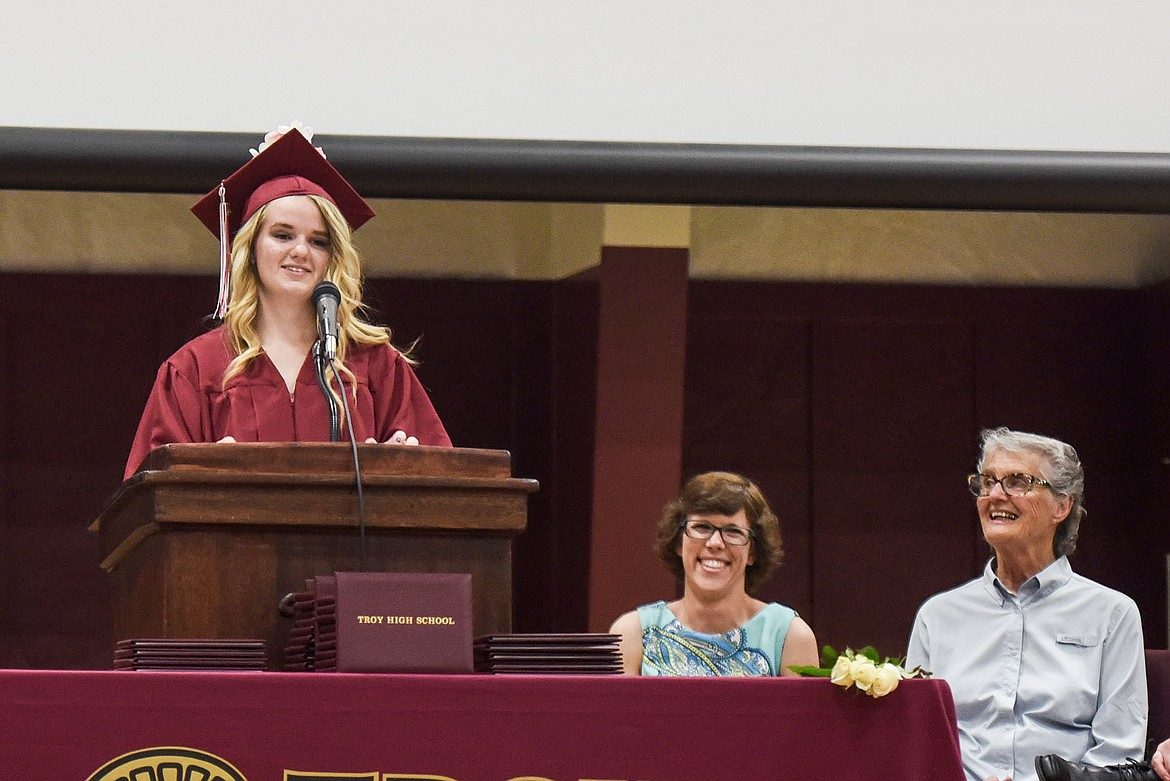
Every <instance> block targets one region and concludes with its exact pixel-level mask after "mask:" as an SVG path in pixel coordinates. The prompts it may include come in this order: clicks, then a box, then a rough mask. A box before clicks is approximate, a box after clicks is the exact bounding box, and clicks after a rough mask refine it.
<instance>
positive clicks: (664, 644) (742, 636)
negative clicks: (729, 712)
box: [638, 601, 796, 676]
mask: <svg viewBox="0 0 1170 781" xmlns="http://www.w3.org/2000/svg"><path fill="white" fill-rule="evenodd" d="M795 617H796V611H795V610H793V609H792V608H790V607H785V606H784V605H781V604H778V603H776V602H769V603H768V604H767V606H765V607H764V609H763V610H761V611H760V612H759V613H757V614H756V615H755V616H753V617H752V619H751V620H750V621H748V622H747V623H746V624H744V625H743V626H741V627H737V628H736V629H732V630H731V631H730V632H724V633H723V634H719V635H709V634H704V633H703V632H692V631H691V630H690V629H687V628H685V627H684V626H683V625H682V624H680V623H679V620H678V619H677V618H675V616H674V613H672V612H670V608H668V607H667V606H666V602H662V601H659V602H654V603H651V604H649V605H642V606H641V607H639V608H638V618H639V620H640V621H641V622H642V675H726V676H764V675H779V674H780V658H781V655H782V654H783V652H784V638H785V637H787V635H788V626H789V625H790V624H791V623H792V619H793V618H795Z"/></svg>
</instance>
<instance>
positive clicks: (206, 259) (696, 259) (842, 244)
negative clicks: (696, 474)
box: [0, 191, 1170, 288]
mask: <svg viewBox="0 0 1170 781" xmlns="http://www.w3.org/2000/svg"><path fill="white" fill-rule="evenodd" d="M194 201H195V198H193V197H192V196H189V195H147V194H124V193H67V192H24V191H0V272H6V271H7V272H11V271H50V272H63V273H165V274H212V273H214V264H215V252H216V249H215V239H214V237H213V236H211V234H209V233H208V232H207V231H206V229H205V228H204V227H203V226H202V225H201V224H200V223H199V222H198V221H197V220H195V219H194V218H193V217H192V216H191V215H190V213H189V212H188V209H189V207H190V205H191V204H192V203H193V202H194ZM372 204H373V206H374V209H375V211H376V212H377V214H378V217H377V219H375V220H373V221H371V222H370V223H369V224H368V226H367V227H364V228H363V229H362V230H361V231H360V232H359V233H358V234H357V239H358V245H359V248H360V249H361V251H362V254H363V257H364V258H365V260H366V263H367V269H368V273H369V274H370V275H371V276H407V277H428V276H446V277H463V278H485V279H526V280H540V279H559V278H562V277H565V276H568V275H571V274H574V273H577V272H579V271H583V270H585V269H588V268H591V267H593V266H595V265H597V263H598V260H599V257H600V248H601V244H602V242H603V240H604V241H607V242H608V243H610V244H627V243H628V244H636V243H639V242H645V243H647V244H658V245H661V244H666V245H670V246H678V245H679V243H680V241H682V242H685V241H689V242H690V247H691V276H692V277H698V278H707V279H784V280H805V281H849V282H922V283H929V284H1009V285H1038V286H1049V285H1055V286H1084V287H1113V288H1134V287H1141V286H1143V285H1147V284H1150V283H1153V282H1158V281H1162V280H1165V279H1170V216H1167V215H1123V214H1035V213H1015V212H1012V213H1003V212H947V211H909V210H873V209H801V208H737V207H679V206H671V207H662V206H612V205H611V206H608V207H607V206H603V205H599V204H551V203H505V202H479V201H476V202H472V201H407V200H374V201H372Z"/></svg>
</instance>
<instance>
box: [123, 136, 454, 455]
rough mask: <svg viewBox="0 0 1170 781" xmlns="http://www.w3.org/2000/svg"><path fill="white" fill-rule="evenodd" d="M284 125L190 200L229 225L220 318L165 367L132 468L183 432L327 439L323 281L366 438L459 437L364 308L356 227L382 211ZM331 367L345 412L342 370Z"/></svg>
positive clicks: (359, 432) (200, 212)
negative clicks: (319, 348) (321, 364)
mask: <svg viewBox="0 0 1170 781" xmlns="http://www.w3.org/2000/svg"><path fill="white" fill-rule="evenodd" d="M282 130H286V129H284V128H282ZM274 135H275V134H269V143H267V144H265V145H262V146H261V148H260V151H259V153H254V154H255V156H254V157H253V159H252V160H251V161H249V162H248V163H246V164H245V165H244V166H243V167H242V168H240V169H239V170H238V171H236V173H234V174H232V175H231V176H230V177H228V178H227V179H225V180H224V181H223V182H222V184H221V185H220V187H217V188H216V189H215V190H213V191H212V192H211V193H209V194H208V195H207V196H205V197H204V198H203V199H202V200H201V201H200V202H199V203H197V204H196V205H195V206H194V207H192V211H193V212H195V214H196V216H198V217H199V218H200V220H201V221H202V222H203V223H204V224H205V225H207V226H208V228H209V229H210V230H211V231H212V232H213V233H216V234H217V235H219V236H220V241H221V289H220V301H219V304H218V306H217V311H216V316H217V317H221V318H222V319H223V323H222V325H220V326H219V327H218V328H215V329H214V330H212V331H209V332H208V333H205V334H203V335H201V336H199V337H196V338H195V339H193V340H192V341H190V342H188V343H187V344H186V345H184V346H183V347H182V348H180V349H179V350H178V351H177V352H176V353H175V354H174V355H172V356H171V357H170V358H168V359H167V360H166V362H164V363H163V365H162V366H161V367H160V368H159V371H158V375H157V377H156V379H155V383H154V387H153V389H152V390H151V393H150V397H149V399H148V400H147V403H146V409H145V411H144V412H143V415H142V420H141V422H140V423H139V426H138V432H137V435H136V436H135V438H134V444H133V446H132V448H131V451H130V457H129V459H128V460H127V463H126V477H129V476H130V475H132V474H134V472H135V471H137V469H138V468H139V467H140V465H141V464H142V461H143V460H144V459H145V458H146V456H147V454H148V453H149V452H150V451H151V450H153V449H155V448H156V447H159V446H161V445H165V444H169V443H174V442H316V441H329V439H330V433H331V432H330V428H331V416H330V412H329V404H328V402H327V400H326V397H325V396H324V394H323V393H322V390H321V388H320V385H319V383H318V379H317V372H316V367H315V358H314V356H313V355H312V348H313V344H314V342H315V341H316V340H317V318H316V312H315V310H314V306H313V301H312V294H313V290H314V289H315V288H316V286H317V285H318V284H319V283H321V282H322V281H326V280H327V281H330V282H332V283H334V284H335V285H336V286H337V289H338V291H339V292H340V302H339V305H338V313H337V318H338V331H339V336H338V344H337V354H336V359H335V360H334V362H333V365H335V366H336V367H337V369H338V373H339V374H340V379H341V380H342V382H343V384H344V387H345V392H346V396H347V398H346V401H347V402H348V409H349V413H350V414H351V415H352V421H347V422H346V424H348V423H350V422H352V425H353V431H354V436H355V438H356V439H357V441H359V442H387V443H394V444H423V445H439V446H450V444H451V440H450V438H449V437H448V436H447V432H446V430H445V429H444V427H443V424H442V422H441V421H440V420H439V416H438V414H437V413H436V412H435V409H434V406H433V405H432V404H431V401H430V399H429V398H428V396H427V393H426V391H425V390H424V389H423V387H422V384H421V383H420V382H419V380H418V378H417V377H416V376H415V374H414V371H413V370H412V368H411V361H410V359H409V358H408V357H407V356H405V355H404V354H403V353H401V352H399V351H398V350H397V349H396V348H395V347H394V346H393V345H391V343H390V332H389V330H388V329H386V328H382V327H379V326H375V325H373V324H371V323H369V322H367V321H366V320H365V319H364V318H363V316H362V311H363V306H362V302H361V283H362V275H361V261H360V258H359V256H358V253H357V251H356V249H355V248H354V245H353V242H352V239H351V235H352V231H353V230H356V229H357V228H358V227H360V226H361V225H362V224H363V223H365V222H366V221H367V220H368V219H369V218H370V217H372V216H373V212H372V211H371V210H370V208H369V206H368V205H367V204H366V203H365V201H364V200H362V198H361V196H359V195H358V194H357V192H355V191H354V190H353V188H352V187H350V185H349V183H348V182H346V181H345V179H344V178H342V176H341V175H340V174H339V173H338V172H337V170H336V169H335V168H334V167H333V166H332V165H331V164H329V163H328V162H327V161H326V159H325V157H324V154H323V153H322V152H321V151H320V150H318V149H316V148H314V147H313V146H312V145H311V143H310V142H309V140H308V138H306V137H305V135H303V134H302V133H301V132H300V129H299V128H296V127H294V128H291V129H287V132H284V133H283V134H281V135H276V136H275V138H274ZM309 137H310V138H311V135H310V136H309ZM229 235H230V236H233V237H234V238H233V239H232V241H231V251H230V255H229V253H228V252H227V249H226V247H227V236H229ZM326 371H327V373H328V377H329V379H330V387H331V388H332V389H333V394H334V397H335V399H336V400H337V408H338V410H339V413H340V414H341V415H342V416H344V414H345V412H344V410H345V409H346V406H345V405H343V404H342V403H341V402H340V400H339V399H337V396H338V394H339V391H338V390H337V379H336V378H334V377H333V371H332V369H327V370H326ZM342 430H343V431H346V430H347V428H346V427H345V426H343V427H342Z"/></svg>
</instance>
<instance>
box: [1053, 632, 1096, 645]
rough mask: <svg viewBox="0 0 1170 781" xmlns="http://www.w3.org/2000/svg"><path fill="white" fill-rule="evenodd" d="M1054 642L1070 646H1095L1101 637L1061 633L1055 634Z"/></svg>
mask: <svg viewBox="0 0 1170 781" xmlns="http://www.w3.org/2000/svg"><path fill="white" fill-rule="evenodd" d="M1056 644H1057V645H1058V646H1065V647H1069V648H1070V649H1071V648H1096V647H1097V646H1098V645H1100V644H1101V638H1099V637H1097V635H1073V634H1063V635H1057V636H1056Z"/></svg>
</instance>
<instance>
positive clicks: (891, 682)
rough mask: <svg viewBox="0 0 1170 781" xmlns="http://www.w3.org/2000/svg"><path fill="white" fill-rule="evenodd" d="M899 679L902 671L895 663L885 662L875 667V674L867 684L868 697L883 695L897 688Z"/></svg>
mask: <svg viewBox="0 0 1170 781" xmlns="http://www.w3.org/2000/svg"><path fill="white" fill-rule="evenodd" d="M901 681H902V671H901V670H899V669H898V666H897V665H896V664H893V663H892V662H886V663H885V664H883V665H881V666H880V667H878V668H877V674H876V675H875V676H874V679H873V682H872V683H871V684H870V686H869V692H868V694H869V696H870V697H885V696H886V695H887V694H889V693H890V692H892V691H893V690H894V689H897V688H898V684H899V683H900V682H901Z"/></svg>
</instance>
